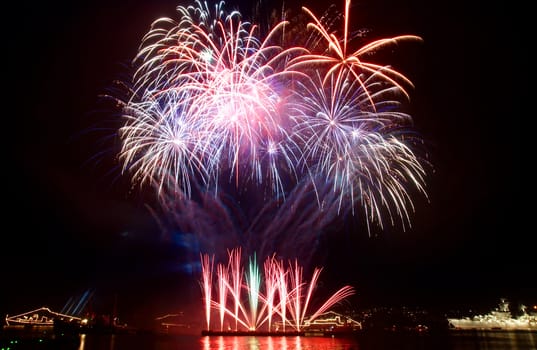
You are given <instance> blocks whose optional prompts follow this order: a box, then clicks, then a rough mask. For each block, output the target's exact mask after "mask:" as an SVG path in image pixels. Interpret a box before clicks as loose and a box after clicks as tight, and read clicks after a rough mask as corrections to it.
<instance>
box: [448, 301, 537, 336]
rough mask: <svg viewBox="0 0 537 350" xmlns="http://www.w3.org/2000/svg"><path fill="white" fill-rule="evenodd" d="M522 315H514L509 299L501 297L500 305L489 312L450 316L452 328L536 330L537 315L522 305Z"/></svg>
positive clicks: (449, 320)
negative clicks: (468, 315)
mask: <svg viewBox="0 0 537 350" xmlns="http://www.w3.org/2000/svg"><path fill="white" fill-rule="evenodd" d="M521 311H522V315H520V316H517V317H515V316H513V315H512V313H511V310H510V309H509V302H508V301H507V299H505V298H502V299H500V303H499V305H498V307H497V308H496V309H494V310H492V311H490V312H489V313H487V314H480V315H475V316H472V317H462V318H449V317H448V322H449V325H450V328H451V329H453V330H491V331H498V330H536V331H537V315H534V314H529V313H527V312H526V307H525V306H524V305H522V307H521Z"/></svg>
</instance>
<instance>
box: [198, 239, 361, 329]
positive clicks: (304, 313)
mask: <svg viewBox="0 0 537 350" xmlns="http://www.w3.org/2000/svg"><path fill="white" fill-rule="evenodd" d="M228 254H229V262H228V264H227V265H224V264H222V263H218V264H217V267H216V270H217V274H216V275H217V279H216V285H217V286H218V290H217V297H215V298H213V294H212V288H211V281H212V276H213V273H212V271H213V262H214V257H213V258H212V259H211V258H210V257H209V256H208V255H207V254H202V255H201V262H202V267H203V269H202V270H203V277H202V286H203V288H202V290H203V291H204V300H205V305H210V307H211V309H214V310H218V314H219V316H220V317H219V326H218V328H219V329H220V331H223V330H226V331H228V330H233V331H239V330H247V331H256V330H260V329H263V328H265V329H267V330H268V331H273V330H274V327H273V325H274V324H273V322H274V319H277V321H278V324H279V325H281V327H282V330H283V331H286V327H287V328H290V329H292V330H293V331H296V332H300V331H301V330H302V329H303V327H304V325H305V324H306V323H309V322H312V321H313V320H315V319H316V318H317V317H318V316H319V315H321V314H322V313H323V312H325V311H326V310H328V309H330V308H332V307H333V306H334V305H336V304H338V303H340V302H341V301H342V300H344V299H346V298H348V297H350V296H352V295H353V294H354V289H353V288H352V287H350V286H344V287H343V288H341V289H339V290H338V291H337V292H336V293H334V294H333V295H332V296H331V297H330V298H328V299H327V300H326V301H325V302H324V303H323V304H322V305H321V306H320V307H318V308H317V309H316V310H314V311H313V312H310V308H311V306H312V305H310V304H311V300H312V296H313V294H314V291H315V288H316V287H317V281H318V278H319V276H320V274H321V271H322V269H321V268H315V270H314V272H313V275H312V278H311V280H310V281H309V282H307V281H305V280H304V279H303V268H302V266H300V265H299V264H298V262H297V261H296V260H295V261H294V262H291V261H290V262H289V265H288V267H287V268H286V267H285V264H284V262H283V261H282V260H279V259H277V258H276V257H275V256H271V257H267V258H266V260H265V263H264V279H263V277H262V275H261V273H260V270H259V266H258V264H257V261H256V258H255V255H254V256H253V257H251V258H250V260H249V264H248V270H247V272H246V273H245V277H246V282H245V283H243V279H242V276H243V273H244V270H243V268H242V266H241V265H240V263H239V259H240V254H241V249H240V248H235V249H233V250H231V251H229V252H228ZM262 285H263V286H265V289H264V290H262V288H261V286H262ZM228 297H230V298H231V300H232V301H229V298H228ZM245 301H247V305H246V303H245ZM211 309H209V308H206V320H207V324H206V326H207V330H210V329H211V321H210V320H211ZM226 320H228V321H229V320H231V323H233V324H234V325H235V328H234V329H231V328H230V326H229V324H230V323H229V322H228V327H227V328H226V329H224V328H225V324H226ZM239 325H240V328H239Z"/></svg>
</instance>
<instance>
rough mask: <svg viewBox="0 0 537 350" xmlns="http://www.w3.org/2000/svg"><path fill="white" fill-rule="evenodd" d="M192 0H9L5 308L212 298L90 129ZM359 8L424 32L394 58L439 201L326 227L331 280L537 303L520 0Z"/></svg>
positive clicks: (426, 294) (414, 0) (381, 20)
mask: <svg viewBox="0 0 537 350" xmlns="http://www.w3.org/2000/svg"><path fill="white" fill-rule="evenodd" d="M178 4H179V3H176V2H174V1H171V0H159V1H141V0H137V1H124V0H111V1H103V0H97V1H93V2H67V1H57V2H54V3H45V2H36V3H28V2H20V3H19V4H16V5H15V7H14V8H13V9H12V10H9V11H7V13H6V15H8V16H9V17H10V20H9V21H8V23H7V28H6V29H5V30H4V34H5V35H4V39H7V43H8V44H4V47H5V51H4V58H6V59H7V64H5V65H4V67H5V68H4V72H3V76H4V79H3V81H4V91H5V92H4V96H5V99H4V105H5V106H6V107H7V108H4V109H3V110H4V111H5V112H4V120H5V122H7V124H4V125H6V126H5V128H4V137H3V139H4V140H5V146H4V150H5V152H6V154H5V157H4V161H5V163H4V167H3V176H4V178H5V181H4V184H5V194H6V195H5V196H4V198H5V202H4V207H5V208H6V209H5V219H6V220H5V221H4V222H5V224H4V230H3V233H2V236H1V242H2V243H1V246H2V271H3V278H2V286H3V288H2V290H3V291H2V295H3V297H2V298H1V299H0V312H2V314H5V313H10V314H14V313H18V312H23V311H27V310H29V309H30V308H33V307H39V306H42V305H49V306H51V307H52V308H55V309H60V308H62V307H63V305H64V303H65V302H66V301H67V299H68V298H69V297H71V296H76V295H78V294H80V293H82V292H83V291H85V290H86V289H94V290H96V295H98V296H99V298H101V299H100V302H102V303H103V304H106V303H109V301H110V300H111V295H114V294H115V295H119V298H120V300H121V302H122V303H123V305H124V308H127V307H129V308H133V307H135V306H139V307H141V308H142V309H143V308H144V307H145V308H150V307H154V309H157V310H158V311H156V312H159V311H162V310H164V309H166V307H165V306H164V305H165V304H169V307H170V308H173V307H179V306H177V305H179V304H180V301H179V300H176V299H177V298H176V296H177V295H188V296H190V297H193V298H197V297H198V296H197V295H196V293H197V292H198V287H197V286H196V285H193V283H191V281H190V280H189V278H190V277H189V276H188V274H185V273H184V271H182V270H181V267H180V265H181V264H180V262H181V261H182V259H181V257H180V256H177V255H178V254H179V253H178V251H179V249H178V248H177V245H175V244H172V243H171V242H170V241H166V240H162V239H160V234H159V228H158V225H157V224H156V222H155V220H154V218H153V217H152V216H151V214H150V213H149V211H148V210H147V208H146V207H145V206H144V201H143V198H142V197H141V196H136V195H133V191H131V190H130V189H129V186H128V183H127V182H126V180H125V179H121V178H117V176H116V175H117V174H118V172H117V169H114V168H113V167H114V160H113V159H109V158H107V157H101V155H100V154H99V152H101V151H103V150H101V149H99V143H98V142H97V141H98V140H99V139H98V138H97V137H96V136H91V134H92V132H93V133H95V129H92V125H93V124H92V123H93V122H95V121H96V117H97V116H98V115H99V113H96V109H97V103H96V102H97V100H98V98H97V97H98V95H99V94H101V93H103V92H104V90H105V89H106V88H107V87H108V86H109V85H110V83H111V81H112V80H113V79H115V78H117V76H118V74H119V73H120V72H121V65H122V64H123V63H125V62H127V61H129V60H130V59H131V58H132V57H133V56H134V55H135V53H136V50H137V47H138V45H139V43H140V40H141V38H142V36H143V35H144V34H145V33H146V32H147V30H148V28H149V25H150V24H151V22H152V21H153V20H154V19H156V18H158V17H161V16H175V12H174V9H175V7H176V5H178ZM335 4H336V5H337V6H338V7H339V8H343V1H336V2H335ZM304 5H306V6H308V7H311V8H312V9H316V10H317V9H319V10H323V9H324V7H323V6H324V5H312V4H306V3H305V4H304ZM353 5H354V13H353V15H352V16H353V17H352V18H355V21H356V22H355V23H352V24H351V25H352V26H354V27H356V28H357V27H368V28H370V29H371V30H372V32H373V33H375V34H378V35H380V36H392V35H398V34H403V33H411V34H416V35H419V36H421V37H422V38H423V39H424V42H423V44H421V45H417V46H412V48H411V49H410V50H406V51H404V52H403V53H404V54H405V55H407V56H405V57H397V63H398V64H399V66H397V65H396V67H397V68H398V69H399V70H400V71H403V72H405V74H406V75H407V76H408V77H409V78H410V79H411V80H412V81H413V82H414V84H415V90H413V91H411V97H412V100H411V114H412V116H413V118H414V122H415V127H416V129H417V130H418V132H420V134H421V135H422V137H423V138H424V140H425V143H426V146H427V148H428V150H429V156H430V160H431V163H432V164H433V168H434V172H431V174H430V175H429V178H428V181H427V186H428V194H429V201H428V202H427V200H425V199H424V198H422V197H418V198H416V213H415V214H413V218H412V223H413V227H412V228H411V229H409V230H407V231H405V232H402V231H401V230H400V229H398V228H395V229H390V228H388V229H387V230H386V231H384V232H381V231H378V232H376V231H375V232H373V233H374V236H375V234H378V235H376V236H375V237H369V236H368V235H367V232H365V231H364V228H363V227H362V226H361V225H359V224H349V225H347V226H346V227H345V228H343V229H341V230H340V232H338V233H331V234H330V235H328V236H326V237H324V239H325V241H324V242H323V245H322V246H321V247H320V250H322V251H323V255H324V256H325V257H326V261H323V264H324V265H325V270H324V272H323V276H324V278H325V282H326V284H330V285H334V287H335V288H336V287H340V286H342V285H343V284H353V285H354V286H355V287H356V289H357V290H358V295H357V297H356V300H357V302H358V303H363V305H370V304H375V303H378V304H382V303H403V304H404V303H407V304H408V303H426V304H429V305H432V304H435V305H439V304H445V305H450V304H457V303H459V304H460V303H472V302H478V301H479V302H483V301H485V302H487V303H491V305H494V303H495V301H496V300H497V299H499V298H500V297H508V298H511V299H514V300H519V301H521V302H525V303H528V302H533V303H537V284H536V282H535V278H532V274H533V275H534V274H535V273H534V271H535V267H536V265H537V264H536V263H535V258H534V257H533V255H534V252H535V248H534V246H533V245H532V244H533V243H532V241H533V239H532V229H531V227H532V225H529V223H530V222H531V221H530V220H529V217H528V212H529V210H528V209H527V204H526V203H525V202H523V201H522V200H521V198H523V197H526V198H528V197H529V198H531V196H528V195H526V196H523V193H524V194H525V193H526V192H527V191H528V183H527V182H526V176H523V172H522V167H523V164H524V163H527V162H528V159H525V158H524V157H523V156H522V154H523V153H522V150H523V149H524V148H525V147H526V145H525V144H524V142H523V140H522V138H521V136H520V135H521V129H523V128H524V126H525V125H527V123H528V121H527V120H526V119H528V118H530V115H529V114H525V113H524V112H525V111H524V110H523V104H524V103H523V102H522V103H521V102H520V99H521V98H522V96H521V92H523V91H524V85H523V84H524V78H523V77H524V76H523V74H521V72H520V69H517V67H520V66H521V62H523V61H524V60H523V58H524V57H527V55H526V54H527V52H528V50H529V49H527V48H526V47H525V46H523V45H521V41H522V39H521V36H520V35H519V33H518V32H517V29H516V28H518V26H517V25H516V18H515V16H514V12H512V11H511V10H510V9H508V8H505V7H504V5H502V4H492V3H488V2H484V1H478V2H465V1H462V0H459V1H455V2H453V1H452V2H444V3H436V2H431V1H424V0H407V1H397V0H382V1H367V0H365V1H354V2H353ZM242 6H245V5H242ZM248 6H249V5H247V7H248ZM242 8H243V7H241V9H242ZM6 76H7V78H8V79H7V80H6V79H5V77H6ZM96 134H98V133H96ZM107 172H110V173H109V174H108V173H107ZM523 191H524V192H523ZM530 201H531V199H530ZM96 299H97V298H96ZM97 300H98V299H97ZM156 300H159V301H158V302H157V301H156ZM142 305H143V306H142ZM149 305H151V306H149Z"/></svg>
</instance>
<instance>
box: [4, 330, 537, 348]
mask: <svg viewBox="0 0 537 350" xmlns="http://www.w3.org/2000/svg"><path fill="white" fill-rule="evenodd" d="M8 340H9V341H8ZM3 341H4V343H3V344H1V346H0V350H7V349H9V350H16V349H19V350H22V349H24V350H26V349H31V350H39V349H47V350H48V349H56V350H139V349H140V350H373V349H375V350H481V349H483V350H509V349H512V350H536V349H537V332H522V331H519V332H506V331H502V332H481V331H471V332H459V333H447V334H440V335H431V334H424V335H421V334H392V333H379V334H368V335H361V336H359V337H354V338H332V337H254V336H238V337H236V336H226V337H221V336H211V337H207V336H193V335H190V336H187V335H154V334H138V335H133V334H116V335H97V334H88V335H77V336H70V337H60V336H56V337H53V338H48V339H37V338H32V339H18V340H16V341H15V342H13V339H8V338H4V339H3ZM10 342H11V343H10Z"/></svg>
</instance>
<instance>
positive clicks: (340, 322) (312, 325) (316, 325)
mask: <svg viewBox="0 0 537 350" xmlns="http://www.w3.org/2000/svg"><path fill="white" fill-rule="evenodd" d="M361 330H362V324H361V323H360V322H359V321H356V320H353V319H352V318H350V317H349V316H345V315H342V314H339V313H337V312H334V311H328V312H325V313H322V314H319V315H317V316H315V318H312V319H306V320H304V323H303V324H302V325H301V327H300V329H296V328H295V327H287V328H286V327H284V326H283V322H282V321H276V322H275V323H274V325H273V326H272V329H271V330H203V331H202V332H201V334H202V335H203V336H305V337H336V336H341V337H345V336H352V335H356V334H358V333H359V332H360V331H361Z"/></svg>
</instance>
